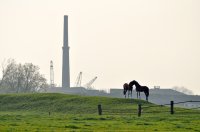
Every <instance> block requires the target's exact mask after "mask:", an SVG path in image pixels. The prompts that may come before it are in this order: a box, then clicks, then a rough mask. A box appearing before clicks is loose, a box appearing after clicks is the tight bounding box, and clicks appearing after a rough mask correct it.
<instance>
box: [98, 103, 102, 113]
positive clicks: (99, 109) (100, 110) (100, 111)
mask: <svg viewBox="0 0 200 132" xmlns="http://www.w3.org/2000/svg"><path fill="white" fill-rule="evenodd" d="M98 113H99V115H102V109H101V105H100V104H99V105H98Z"/></svg>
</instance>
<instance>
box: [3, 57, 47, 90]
mask: <svg viewBox="0 0 200 132" xmlns="http://www.w3.org/2000/svg"><path fill="white" fill-rule="evenodd" d="M2 69H3V70H2V73H3V76H2V79H1V82H0V88H1V89H3V90H4V91H6V92H17V93H19V92H25V93H26V92H39V91H45V89H46V88H47V87H48V85H47V81H46V79H45V78H44V76H43V75H41V74H40V73H39V67H38V66H35V65H33V64H32V63H26V64H24V65H22V64H16V62H15V61H14V60H8V64H7V65H6V67H3V68H2Z"/></svg>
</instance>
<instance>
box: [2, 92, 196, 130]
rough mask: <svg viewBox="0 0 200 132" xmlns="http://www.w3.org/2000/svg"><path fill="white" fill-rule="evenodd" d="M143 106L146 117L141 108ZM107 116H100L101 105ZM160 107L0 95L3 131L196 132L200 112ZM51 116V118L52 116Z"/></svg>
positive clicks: (113, 100)
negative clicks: (139, 112)
mask: <svg viewBox="0 0 200 132" xmlns="http://www.w3.org/2000/svg"><path fill="white" fill-rule="evenodd" d="M138 103H141V104H142V107H143V109H142V116H141V117H138V116H137V105H138ZM98 104H101V105H102V109H103V115H101V116H99V115H98V111H97V105H98ZM147 106H156V105H154V104H151V103H147V102H145V101H142V100H135V99H134V100H133V99H132V100H131V99H119V98H108V97H88V96H78V95H67V94H49V93H43V94H2V95H0V131H148V132H149V131H179V132H182V131H196V132H198V131H199V132H200V125H199V124H200V110H188V109H182V108H175V114H174V115H171V114H170V112H169V109H170V108H169V107H160V106H158V107H151V108H148V109H147V108H146V109H145V108H144V107H147ZM49 112H50V115H49Z"/></svg>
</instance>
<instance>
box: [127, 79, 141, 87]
mask: <svg viewBox="0 0 200 132" xmlns="http://www.w3.org/2000/svg"><path fill="white" fill-rule="evenodd" d="M133 85H136V86H140V84H139V83H138V82H137V81H135V80H133V81H131V82H130V83H129V86H130V87H133Z"/></svg>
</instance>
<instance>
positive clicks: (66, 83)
mask: <svg viewBox="0 0 200 132" xmlns="http://www.w3.org/2000/svg"><path fill="white" fill-rule="evenodd" d="M62 88H70V72H69V46H68V16H67V15H65V16H64V35H63V65H62Z"/></svg>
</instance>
